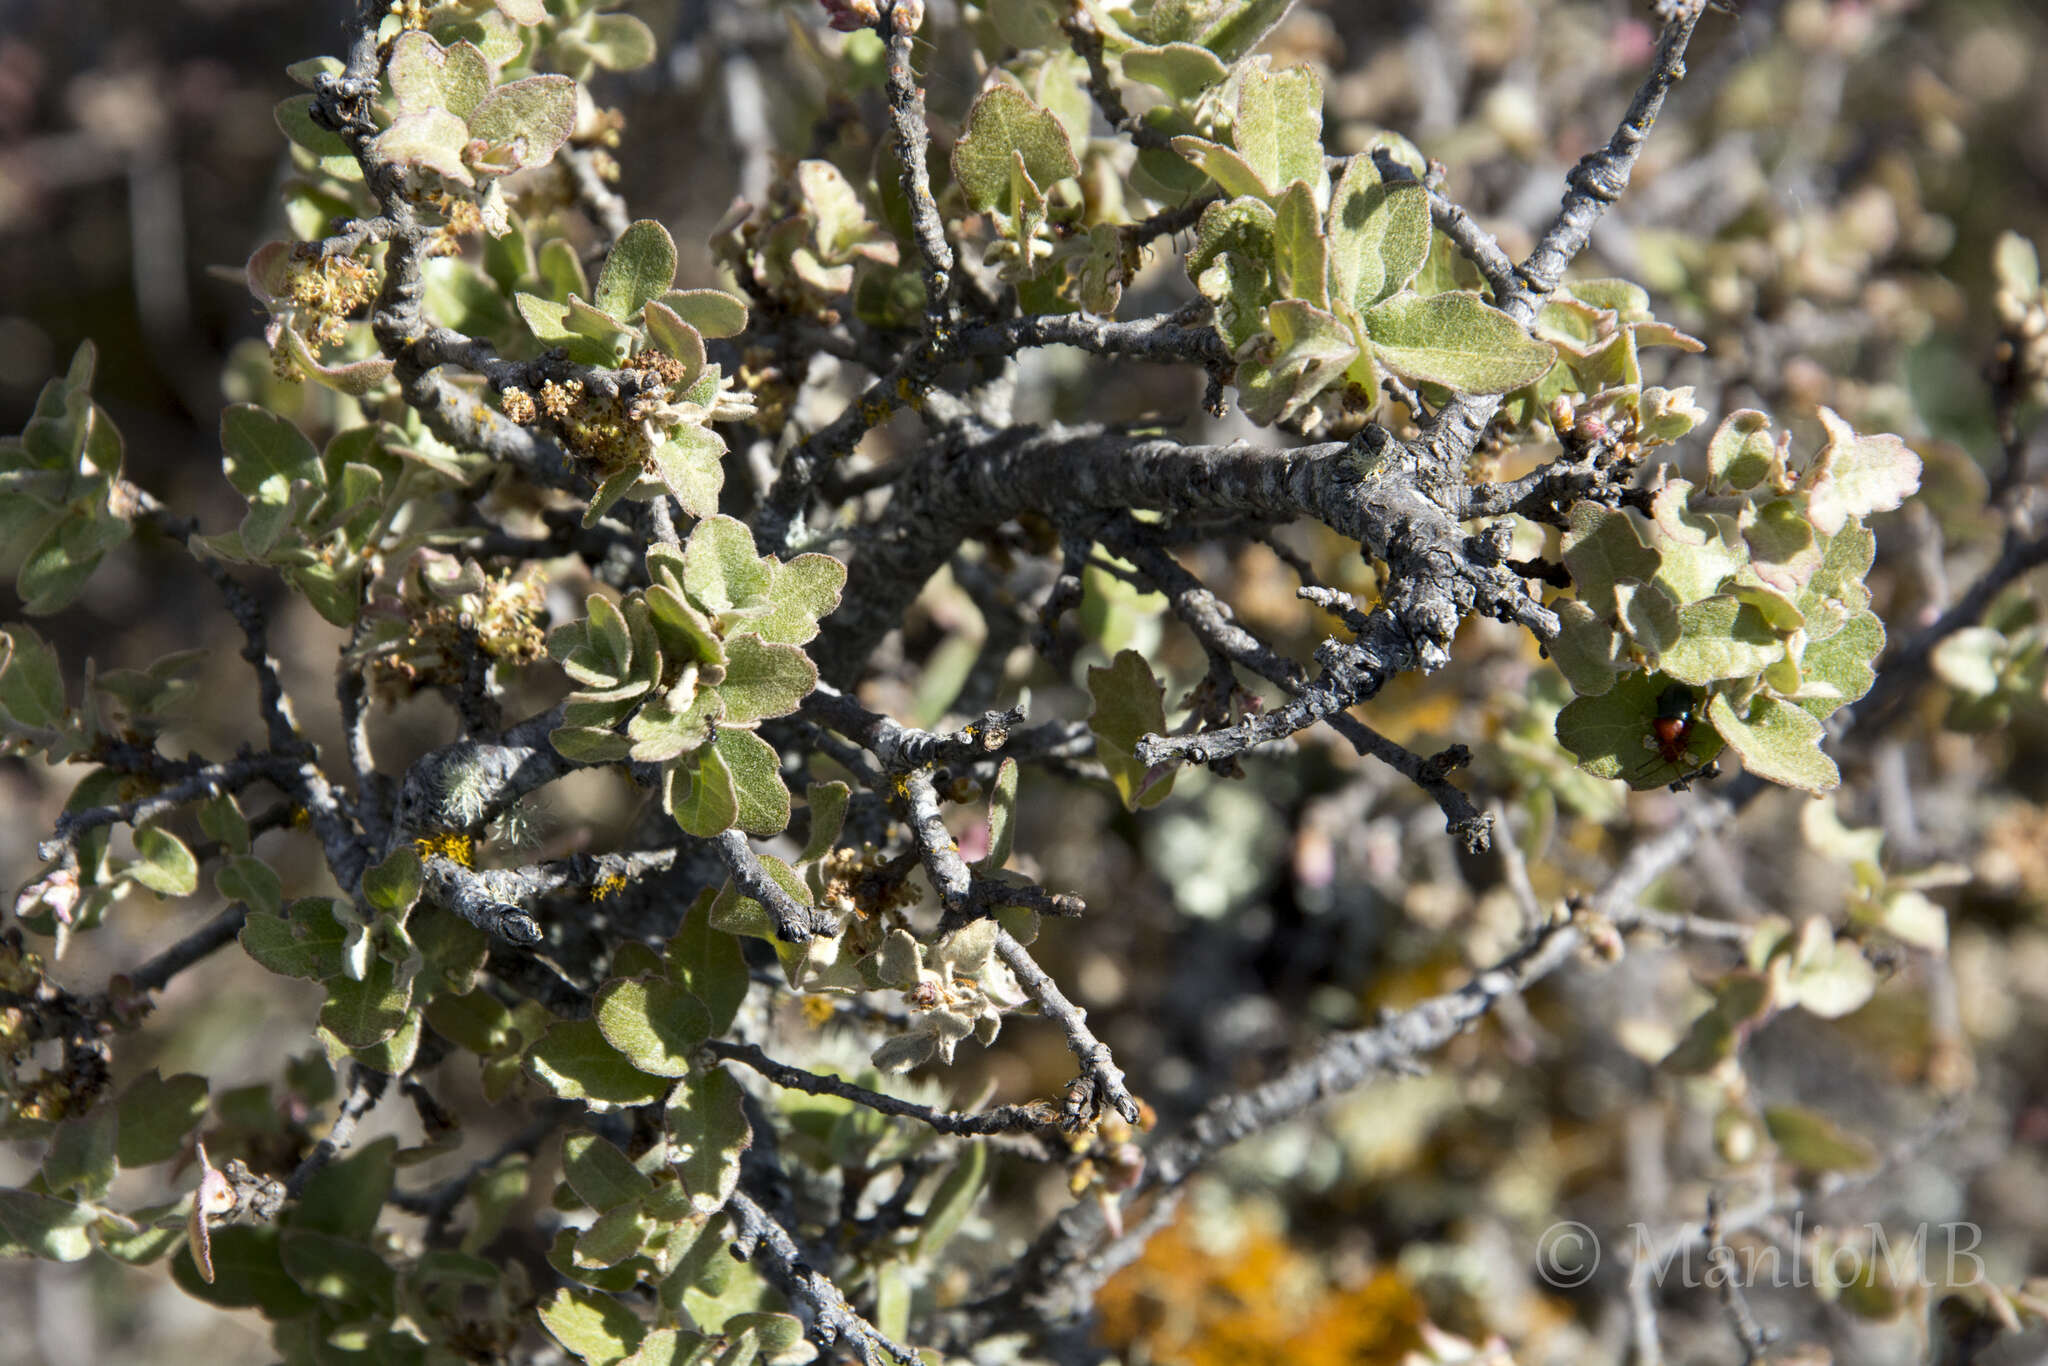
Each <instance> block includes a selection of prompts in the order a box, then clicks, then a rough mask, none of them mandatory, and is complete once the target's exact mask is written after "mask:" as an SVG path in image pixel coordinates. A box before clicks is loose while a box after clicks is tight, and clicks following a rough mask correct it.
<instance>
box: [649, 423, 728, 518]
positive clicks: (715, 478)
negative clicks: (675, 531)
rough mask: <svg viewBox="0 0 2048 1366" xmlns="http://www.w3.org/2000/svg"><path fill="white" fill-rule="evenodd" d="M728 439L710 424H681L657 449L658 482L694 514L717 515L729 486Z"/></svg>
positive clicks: (655, 476) (655, 470) (655, 465)
mask: <svg viewBox="0 0 2048 1366" xmlns="http://www.w3.org/2000/svg"><path fill="white" fill-rule="evenodd" d="M724 457H725V438H723V437H721V436H720V435H719V434H718V433H717V432H714V431H712V430H711V429H710V428H709V427H691V426H682V427H677V428H676V429H675V430H673V431H671V432H670V433H669V435H668V439H667V440H666V441H664V442H662V443H661V445H659V446H657V447H656V448H655V451H654V479H655V482H656V483H658V484H660V485H661V486H662V487H663V488H666V489H667V490H668V491H669V492H670V493H672V494H674V495H675V499H676V501H677V502H678V503H680V504H681V505H682V508H683V511H684V512H687V513H689V514H690V515H691V516H692V517H697V518H705V517H712V516H715V515H717V512H718V494H719V491H720V490H722V489H723V488H724V487H725V465H724Z"/></svg>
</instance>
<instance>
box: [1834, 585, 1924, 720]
mask: <svg viewBox="0 0 2048 1366" xmlns="http://www.w3.org/2000/svg"><path fill="white" fill-rule="evenodd" d="M1944 643H1945V642H1944ZM1883 653H1884V623H1883V622H1882V621H1879V620H1878V618H1877V614H1876V613H1875V612H1860V613H1858V614H1857V615H1856V616H1854V617H1851V618H1850V619H1849V621H1848V623H1847V624H1846V625H1844V626H1843V627H1842V629H1841V630H1839V631H1837V632H1835V633H1834V634H1833V635H1831V636H1829V637H1827V638H1826V639H1825V640H1818V641H1810V642H1809V643H1808V644H1807V647H1806V650H1805V652H1804V653H1803V654H1801V655H1800V657H1799V668H1800V671H1801V672H1802V673H1803V674H1805V676H1806V678H1807V680H1808V681H1809V682H1818V683H1824V684H1827V685H1828V686H1830V687H1832V688H1833V689H1834V690H1835V691H1836V692H1837V693H1838V694H1840V696H1838V697H1831V698H1830V697H1816V698H1801V699H1800V702H1799V705H1800V706H1802V707H1804V708H1806V710H1808V711H1809V712H1811V713H1813V715H1814V716H1815V717H1816V718H1818V719H1820V720H1826V719H1827V718H1828V717H1829V716H1831V715H1832V714H1833V713H1834V712H1835V710H1836V709H1837V708H1839V707H1842V706H1845V705H1847V704H1848V703H1850V702H1854V701H1855V700H1856V699H1857V698H1859V697H1861V696H1863V694H1865V693H1867V692H1869V691H1870V688H1871V685H1872V684H1874V683H1875V682H1877V673H1876V671H1875V670H1874V669H1873V668H1872V667H1871V665H1872V663H1873V662H1874V661H1875V660H1876V659H1877V657H1878V656H1879V655H1880V654H1883ZM1937 672H1939V666H1938V665H1937Z"/></svg>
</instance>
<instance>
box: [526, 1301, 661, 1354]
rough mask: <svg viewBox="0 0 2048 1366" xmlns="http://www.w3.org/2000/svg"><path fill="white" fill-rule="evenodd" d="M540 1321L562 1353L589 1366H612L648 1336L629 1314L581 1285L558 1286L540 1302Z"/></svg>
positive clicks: (638, 1322)
mask: <svg viewBox="0 0 2048 1366" xmlns="http://www.w3.org/2000/svg"><path fill="white" fill-rule="evenodd" d="M540 1321H541V1323H542V1325H543V1326H544V1327H546V1328H547V1330H548V1333H549V1334H550V1335H551V1336H552V1337H553V1338H554V1339H555V1341H556V1342H559V1343H560V1344H562V1348H563V1350H564V1351H566V1352H568V1353H569V1354H570V1355H572V1356H574V1357H576V1358H577V1359H578V1360H580V1361H584V1362H588V1363H589V1366H615V1363H617V1362H620V1361H623V1360H625V1359H626V1357H627V1356H629V1355H631V1353H632V1352H633V1351H634V1349H636V1348H637V1347H639V1345H640V1341H641V1339H642V1338H644V1337H645V1336H646V1334H647V1329H646V1327H645V1325H643V1324H642V1323H641V1322H640V1320H639V1318H638V1317H637V1316H636V1315H635V1314H634V1313H633V1311H632V1310H630V1309H628V1308H627V1307H626V1306H625V1305H623V1304H620V1303H619V1302H618V1301H617V1300H615V1299H613V1298H612V1297H611V1296H610V1295H606V1294H604V1293H602V1292H600V1291H596V1290H587V1289H585V1288H584V1287H582V1286H580V1285H565V1286H561V1287H560V1288H558V1289H557V1290H556V1291H555V1293H554V1294H552V1295H550V1296H549V1297H548V1298H547V1299H544V1300H542V1301H541V1302H540Z"/></svg>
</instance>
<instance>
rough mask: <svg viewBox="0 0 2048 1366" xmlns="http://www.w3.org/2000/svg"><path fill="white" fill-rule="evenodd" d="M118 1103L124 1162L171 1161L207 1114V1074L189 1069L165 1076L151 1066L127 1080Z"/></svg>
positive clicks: (119, 1151) (120, 1152) (118, 1151)
mask: <svg viewBox="0 0 2048 1366" xmlns="http://www.w3.org/2000/svg"><path fill="white" fill-rule="evenodd" d="M117 1104H118V1108H119V1110H120V1114H121V1123H120V1141H119V1146H118V1148H117V1149H116V1156H118V1157H119V1159H120V1162H121V1165H122V1166H123V1167H147V1166H149V1165H151V1164H152V1163H157V1162H168V1161H170V1160H171V1159H172V1158H174V1157H176V1156H178V1154H179V1153H181V1152H183V1151H184V1146H185V1135H187V1134H189V1133H191V1132H192V1130H193V1129H195V1128H197V1127H198V1124H199V1121H200V1120H202V1119H204V1118H205V1117H206V1078H204V1077H197V1076H194V1075H192V1074H191V1073H190V1072H180V1073H177V1074H176V1075H175V1076H171V1077H168V1078H165V1077H161V1076H159V1075H158V1074H157V1070H156V1069H155V1068H154V1067H152V1068H150V1069H149V1070H148V1071H147V1072H145V1073H143V1074H142V1075H141V1076H139V1077H137V1078H136V1079H135V1080H134V1081H132V1082H130V1083H129V1084H128V1089H127V1090H125V1091H123V1092H122V1093H121V1099H120V1100H119V1102H117Z"/></svg>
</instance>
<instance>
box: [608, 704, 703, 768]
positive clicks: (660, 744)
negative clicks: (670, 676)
mask: <svg viewBox="0 0 2048 1366" xmlns="http://www.w3.org/2000/svg"><path fill="white" fill-rule="evenodd" d="M724 714H725V699H724V698H723V697H721V696H720V695H719V694H718V693H716V692H713V691H711V690H710V689H708V688H700V689H699V690H698V691H697V692H696V693H695V695H694V696H691V697H690V699H689V704H688V705H687V706H685V707H683V708H682V709H681V710H680V711H678V710H677V709H676V695H675V694H672V695H670V696H668V697H657V698H656V699H654V700H653V701H652V702H649V703H648V704H647V705H646V706H644V707H642V708H641V709H640V712H639V714H638V715H636V716H635V717H634V718H633V719H632V720H631V721H630V722H628V723H627V725H626V734H627V735H628V736H629V737H630V738H631V739H632V742H633V743H632V749H631V751H630V757H632V758H633V759H635V760H638V761H639V762H641V763H648V764H663V763H667V762H669V761H670V760H672V759H678V758H681V757H682V756H683V755H685V754H693V753H695V752H696V751H697V750H698V749H700V748H702V747H703V746H704V745H705V744H707V743H709V742H710V740H711V737H712V735H713V732H714V727H715V726H716V724H717V722H718V720H719V718H720V717H722V716H723V715H724Z"/></svg>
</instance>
